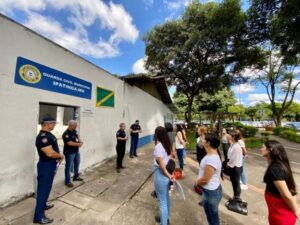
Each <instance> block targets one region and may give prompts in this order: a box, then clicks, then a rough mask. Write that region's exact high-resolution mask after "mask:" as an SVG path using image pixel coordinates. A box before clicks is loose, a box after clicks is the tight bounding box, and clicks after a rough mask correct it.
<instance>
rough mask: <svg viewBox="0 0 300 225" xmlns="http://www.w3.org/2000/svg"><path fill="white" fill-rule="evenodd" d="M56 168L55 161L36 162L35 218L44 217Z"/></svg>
mask: <svg viewBox="0 0 300 225" xmlns="http://www.w3.org/2000/svg"><path fill="white" fill-rule="evenodd" d="M55 170H56V161H55V160H51V161H47V162H45V161H39V162H38V164H37V181H38V182H37V192H36V207H35V213H34V219H35V220H41V219H43V218H44V217H45V212H44V210H45V207H46V203H47V201H48V198H49V194H50V191H51V188H52V184H53V179H54V175H55Z"/></svg>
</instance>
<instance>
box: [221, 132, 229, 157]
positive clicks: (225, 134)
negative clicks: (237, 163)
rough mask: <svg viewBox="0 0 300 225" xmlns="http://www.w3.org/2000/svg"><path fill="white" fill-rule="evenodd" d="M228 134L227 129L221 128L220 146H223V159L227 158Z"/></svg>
mask: <svg viewBox="0 0 300 225" xmlns="http://www.w3.org/2000/svg"><path fill="white" fill-rule="evenodd" d="M229 138H230V137H229V134H228V132H227V130H226V129H225V128H223V130H222V145H223V146H222V147H223V154H224V160H225V161H227V160H228V149H229V147H230V144H229V141H228V139H229Z"/></svg>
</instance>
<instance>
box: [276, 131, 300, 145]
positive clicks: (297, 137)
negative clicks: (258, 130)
mask: <svg viewBox="0 0 300 225" xmlns="http://www.w3.org/2000/svg"><path fill="white" fill-rule="evenodd" d="M273 132H274V134H275V135H278V136H280V137H283V138H286V139H288V140H290V141H294V142H297V143H300V134H299V133H297V130H296V129H291V128H284V127H276V128H274V129H273Z"/></svg>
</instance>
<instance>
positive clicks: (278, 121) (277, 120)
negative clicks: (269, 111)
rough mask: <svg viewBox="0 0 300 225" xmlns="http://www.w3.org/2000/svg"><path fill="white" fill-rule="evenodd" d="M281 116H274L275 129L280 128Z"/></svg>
mask: <svg viewBox="0 0 300 225" xmlns="http://www.w3.org/2000/svg"><path fill="white" fill-rule="evenodd" d="M282 116H283V115H281V114H277V115H274V122H275V125H276V127H281V120H282Z"/></svg>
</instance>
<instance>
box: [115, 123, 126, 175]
mask: <svg viewBox="0 0 300 225" xmlns="http://www.w3.org/2000/svg"><path fill="white" fill-rule="evenodd" d="M125 129H126V125H125V123H120V129H119V130H118V131H117V134H116V136H117V146H116V149H117V172H118V173H120V172H121V169H124V168H125V166H123V158H124V155H125V151H126V141H127V140H128V137H127V136H126V132H125Z"/></svg>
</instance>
